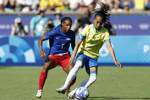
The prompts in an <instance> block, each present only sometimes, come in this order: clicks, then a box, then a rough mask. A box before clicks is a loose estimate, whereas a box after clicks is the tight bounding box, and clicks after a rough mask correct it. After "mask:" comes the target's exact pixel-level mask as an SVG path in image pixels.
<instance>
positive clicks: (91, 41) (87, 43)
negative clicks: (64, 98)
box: [57, 12, 122, 98]
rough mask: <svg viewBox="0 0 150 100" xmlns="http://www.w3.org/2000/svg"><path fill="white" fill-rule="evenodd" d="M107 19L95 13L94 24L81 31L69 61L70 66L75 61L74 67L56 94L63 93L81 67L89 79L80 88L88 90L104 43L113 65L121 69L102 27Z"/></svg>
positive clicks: (70, 94) (94, 78) (94, 76)
mask: <svg viewBox="0 0 150 100" xmlns="http://www.w3.org/2000/svg"><path fill="white" fill-rule="evenodd" d="M108 17H109V15H108V14H107V13H105V12H104V13H102V12H96V14H95V17H94V23H93V24H90V25H88V26H86V27H85V28H84V29H83V30H82V32H81V34H80V38H79V39H78V41H77V44H76V46H75V48H74V51H73V54H72V58H71V61H70V64H71V65H72V64H73V62H74V60H76V62H75V65H74V67H73V68H72V69H71V71H70V72H69V74H68V76H67V79H66V81H65V84H64V85H63V86H62V87H61V88H59V89H57V92H63V91H64V90H66V89H67V86H68V85H69V83H70V82H71V80H72V79H73V78H74V77H75V76H76V74H77V72H78V70H79V69H80V68H81V67H82V66H85V68H86V71H87V73H88V74H89V77H88V78H87V79H86V80H84V81H83V82H82V83H81V84H80V86H82V87H85V88H88V87H89V86H91V85H92V84H93V83H94V82H95V81H96V78H97V69H98V63H97V59H98V57H99V50H100V48H101V47H102V45H103V44H104V42H106V44H107V47H108V50H109V52H110V55H111V56H112V58H113V61H114V63H115V65H116V66H120V67H122V65H121V64H120V62H118V61H117V60H116V56H115V53H114V50H113V48H112V45H111V41H110V35H109V32H108V30H107V29H106V28H105V27H103V26H102V24H103V23H104V22H105V21H107V20H108ZM75 56H76V59H75ZM80 86H79V87H80ZM76 89H77V88H75V89H74V90H73V91H71V92H70V93H69V94H68V97H69V98H72V97H73V96H74V94H75V92H76Z"/></svg>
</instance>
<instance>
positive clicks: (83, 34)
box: [79, 26, 88, 40]
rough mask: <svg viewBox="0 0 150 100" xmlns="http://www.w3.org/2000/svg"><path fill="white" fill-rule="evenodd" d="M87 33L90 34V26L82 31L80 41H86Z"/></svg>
mask: <svg viewBox="0 0 150 100" xmlns="http://www.w3.org/2000/svg"><path fill="white" fill-rule="evenodd" d="M87 32H88V26H86V27H85V28H84V29H83V30H82V32H81V34H80V35H79V39H80V40H84V38H85V37H86V34H87Z"/></svg>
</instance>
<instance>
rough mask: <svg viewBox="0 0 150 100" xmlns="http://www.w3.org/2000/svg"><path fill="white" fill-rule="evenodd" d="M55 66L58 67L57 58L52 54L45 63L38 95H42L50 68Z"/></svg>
mask: <svg viewBox="0 0 150 100" xmlns="http://www.w3.org/2000/svg"><path fill="white" fill-rule="evenodd" d="M55 67H56V63H55V60H54V59H53V58H52V57H51V56H49V57H48V58H47V59H46V61H45V63H44V66H43V69H42V71H41V74H40V77H39V88H38V92H37V94H36V97H38V98H40V97H41V96H42V91H43V87H44V84H45V81H46V79H47V74H48V70H50V69H52V68H55Z"/></svg>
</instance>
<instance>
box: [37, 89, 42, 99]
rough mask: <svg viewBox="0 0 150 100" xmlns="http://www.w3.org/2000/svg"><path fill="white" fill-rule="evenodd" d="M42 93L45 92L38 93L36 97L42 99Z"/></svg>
mask: <svg viewBox="0 0 150 100" xmlns="http://www.w3.org/2000/svg"><path fill="white" fill-rule="evenodd" d="M42 92H43V91H42V90H38V91H37V94H36V97H37V98H41V96H42Z"/></svg>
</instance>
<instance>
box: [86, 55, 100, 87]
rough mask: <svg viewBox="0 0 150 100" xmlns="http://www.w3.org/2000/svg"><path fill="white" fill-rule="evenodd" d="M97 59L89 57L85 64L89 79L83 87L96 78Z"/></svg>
mask: <svg viewBox="0 0 150 100" xmlns="http://www.w3.org/2000/svg"><path fill="white" fill-rule="evenodd" d="M97 66H98V63H97V60H96V59H93V58H89V63H88V65H86V72H87V73H88V74H89V80H88V81H87V83H86V84H85V86H84V87H85V88H88V87H89V86H90V85H92V84H93V83H94V82H95V81H96V78H97Z"/></svg>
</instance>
